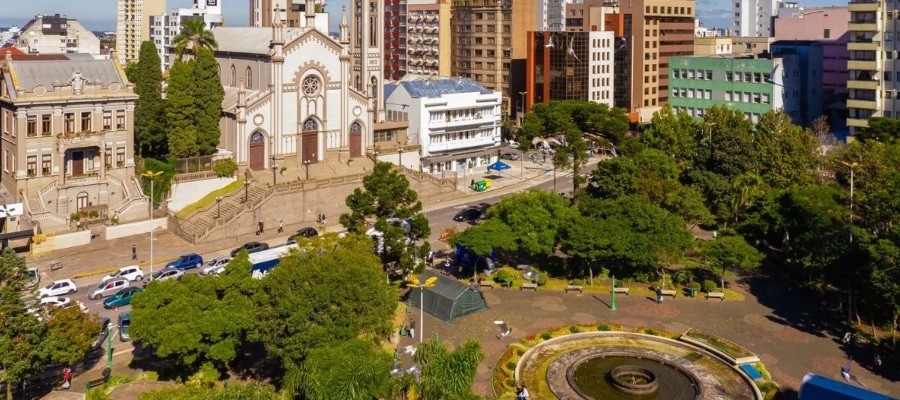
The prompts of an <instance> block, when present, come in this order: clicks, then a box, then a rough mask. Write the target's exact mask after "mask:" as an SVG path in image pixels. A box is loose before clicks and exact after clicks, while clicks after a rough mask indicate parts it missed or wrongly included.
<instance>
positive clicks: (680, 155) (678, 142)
mask: <svg viewBox="0 0 900 400" xmlns="http://www.w3.org/2000/svg"><path fill="white" fill-rule="evenodd" d="M699 129H700V126H699V124H698V123H697V122H696V120H695V119H694V118H693V117H691V116H690V114H688V113H687V112H684V111H682V112H680V113H677V114H676V113H675V111H674V110H672V106H670V105H669V104H668V103H667V104H666V105H664V106H663V108H662V109H660V110H659V111H657V112H655V113H653V120H652V122H651V123H650V124H649V125H647V127H646V129H645V130H644V135H643V137H642V140H641V141H642V142H643V143H644V144H645V145H647V147H650V148H652V149H656V150H659V151H661V152H663V153H664V154H667V155H669V156H672V157H674V158H675V159H676V160H677V162H678V163H679V165H684V164H685V163H688V162H691V160H693V158H694V153H696V151H697V140H696V136H697V132H698V131H699Z"/></svg>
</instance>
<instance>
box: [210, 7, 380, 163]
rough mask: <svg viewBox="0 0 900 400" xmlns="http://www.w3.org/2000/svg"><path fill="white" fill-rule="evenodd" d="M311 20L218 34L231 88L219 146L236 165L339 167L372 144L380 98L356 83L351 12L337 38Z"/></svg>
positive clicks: (226, 80)
mask: <svg viewBox="0 0 900 400" xmlns="http://www.w3.org/2000/svg"><path fill="white" fill-rule="evenodd" d="M310 9H314V6H313V4H312V2H311V1H310V2H309V4H308V5H307V10H310ZM306 18H307V21H306V25H305V26H304V27H299V28H286V27H284V26H283V25H282V23H281V21H278V20H276V21H274V22H273V26H272V27H271V28H256V27H240V28H231V27H219V28H215V29H213V30H212V32H213V34H214V35H215V38H216V41H217V42H218V44H219V48H218V49H217V50H216V59H217V61H218V63H219V75H220V77H221V79H222V84H223V86H224V87H225V98H224V100H223V102H222V119H221V121H220V127H221V132H222V136H221V138H220V141H219V143H220V144H219V146H220V147H221V148H224V149H226V150H229V151H231V152H232V153H233V156H234V159H235V161H236V162H237V163H238V165H241V166H245V167H247V168H249V169H252V170H263V169H268V168H273V167H275V166H282V167H288V168H295V167H300V166H303V165H304V164H315V163H319V162H325V161H327V162H334V163H340V162H346V161H347V160H348V159H349V158H355V157H362V156H364V155H365V152H366V149H367V148H368V147H371V146H372V140H373V129H374V121H375V120H376V117H377V114H376V112H375V102H376V100H375V99H374V98H373V97H372V96H370V95H368V94H367V93H366V92H365V91H364V90H359V89H357V88H356V87H355V85H352V84H351V83H352V64H353V63H352V56H351V43H350V36H349V29H348V27H347V21H346V15H345V14H344V13H342V15H341V29H340V37H339V39H337V40H336V39H334V38H332V37H330V36H329V35H328V34H327V33H326V31H325V29H327V26H328V25H327V21H325V23H324V24H322V23H321V22H322V18H318V19H317V18H316V15H315V14H314V13H307V15H306ZM317 25H320V26H319V27H318V28H317ZM321 25H324V27H323V26H321Z"/></svg>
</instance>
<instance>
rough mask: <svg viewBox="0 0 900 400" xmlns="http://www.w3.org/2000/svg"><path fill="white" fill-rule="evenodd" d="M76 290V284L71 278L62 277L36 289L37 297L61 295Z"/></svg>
mask: <svg viewBox="0 0 900 400" xmlns="http://www.w3.org/2000/svg"><path fill="white" fill-rule="evenodd" d="M77 291H78V286H77V285H75V282H73V281H72V280H71V279H62V280H58V281H53V282H51V283H50V284H49V285H47V286H45V287H42V288H41V289H40V290H38V297H39V298H44V297H50V296H62V295H64V294H72V293H75V292H77Z"/></svg>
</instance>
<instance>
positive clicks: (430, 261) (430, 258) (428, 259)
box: [425, 251, 434, 268]
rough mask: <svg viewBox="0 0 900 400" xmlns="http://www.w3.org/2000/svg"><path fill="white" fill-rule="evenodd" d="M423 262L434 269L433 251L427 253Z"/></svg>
mask: <svg viewBox="0 0 900 400" xmlns="http://www.w3.org/2000/svg"><path fill="white" fill-rule="evenodd" d="M425 262H427V263H428V266H429V267H430V268H434V252H433V251H429V252H428V257H425Z"/></svg>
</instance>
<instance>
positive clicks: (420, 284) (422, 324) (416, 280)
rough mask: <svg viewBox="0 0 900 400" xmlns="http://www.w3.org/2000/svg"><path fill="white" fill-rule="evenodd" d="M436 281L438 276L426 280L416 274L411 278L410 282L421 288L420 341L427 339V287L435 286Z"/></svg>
mask: <svg viewBox="0 0 900 400" xmlns="http://www.w3.org/2000/svg"><path fill="white" fill-rule="evenodd" d="M436 281H437V277H436V276H432V277H431V278H428V279H426V280H425V282H421V281H419V278H417V277H415V276H411V277H410V278H409V283H410V284H411V285H412V286H415V287H418V288H419V342H422V341H424V340H425V288H430V287H432V286H434V282H436ZM413 339H415V338H413Z"/></svg>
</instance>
